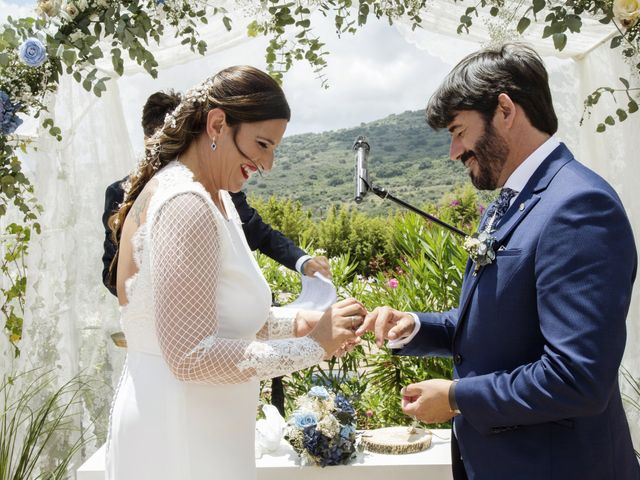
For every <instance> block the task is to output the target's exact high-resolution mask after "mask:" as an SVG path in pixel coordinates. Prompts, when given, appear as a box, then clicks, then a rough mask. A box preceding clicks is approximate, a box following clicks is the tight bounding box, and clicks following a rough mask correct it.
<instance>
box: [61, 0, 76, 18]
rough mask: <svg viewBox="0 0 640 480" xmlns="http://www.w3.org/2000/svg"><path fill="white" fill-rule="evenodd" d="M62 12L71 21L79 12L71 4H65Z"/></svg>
mask: <svg viewBox="0 0 640 480" xmlns="http://www.w3.org/2000/svg"><path fill="white" fill-rule="evenodd" d="M62 11H63V12H64V13H66V14H67V16H68V17H69V19H70V20H73V19H74V18H76V17H77V16H78V14H79V13H80V10H78V7H76V6H75V5H74V4H73V3H67V4H66V5H64V6H63V8H62Z"/></svg>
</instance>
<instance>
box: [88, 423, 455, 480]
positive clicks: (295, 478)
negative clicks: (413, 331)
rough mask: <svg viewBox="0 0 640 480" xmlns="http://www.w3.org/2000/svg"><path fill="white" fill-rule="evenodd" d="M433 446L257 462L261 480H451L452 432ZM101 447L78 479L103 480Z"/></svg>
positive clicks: (280, 455) (438, 433)
mask: <svg viewBox="0 0 640 480" xmlns="http://www.w3.org/2000/svg"><path fill="white" fill-rule="evenodd" d="M432 432H433V434H434V435H433V440H432V442H431V447H430V448H429V449H427V450H425V451H423V452H418V453H412V454H408V455H382V454H378V453H369V452H365V453H363V454H362V455H361V457H360V458H358V459H357V460H355V461H354V462H353V463H352V464H349V465H340V466H337V467H325V468H320V467H300V466H299V465H298V460H297V455H296V453H295V452H294V451H293V449H292V448H291V446H290V445H289V444H288V443H286V442H284V441H283V442H282V444H281V446H280V449H279V450H278V451H277V452H275V453H273V454H270V455H264V456H263V457H262V458H260V459H257V460H256V466H257V467H258V480H299V479H300V478H304V479H305V480H393V479H394V478H398V479H402V480H451V479H452V478H453V477H452V475H451V452H450V445H449V443H450V440H449V439H450V438H451V430H432ZM104 455H105V449H104V446H102V447H101V448H100V449H99V450H98V451H97V452H96V453H95V454H93V455H92V456H91V457H90V458H89V459H88V460H87V461H86V462H85V463H84V465H82V466H81V467H80V468H79V469H78V471H77V480H104Z"/></svg>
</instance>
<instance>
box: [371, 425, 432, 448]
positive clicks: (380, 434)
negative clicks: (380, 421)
mask: <svg viewBox="0 0 640 480" xmlns="http://www.w3.org/2000/svg"><path fill="white" fill-rule="evenodd" d="M361 441H362V444H363V445H364V448H366V449H367V450H369V451H370V452H374V453H390V454H394V455H399V454H403V453H416V452H421V451H422V450H426V449H427V448H429V447H430V446H431V432H430V431H429V430H425V429H424V428H415V429H413V433H411V428H410V427H386V428H377V429H375V430H365V431H364V433H363V434H362V440H361Z"/></svg>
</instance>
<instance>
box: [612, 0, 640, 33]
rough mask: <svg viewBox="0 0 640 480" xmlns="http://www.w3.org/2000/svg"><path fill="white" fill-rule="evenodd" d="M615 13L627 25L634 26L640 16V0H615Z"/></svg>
mask: <svg viewBox="0 0 640 480" xmlns="http://www.w3.org/2000/svg"><path fill="white" fill-rule="evenodd" d="M613 15H614V16H615V17H616V18H617V19H618V21H619V22H620V23H621V24H622V25H624V26H625V27H627V28H629V27H633V26H634V25H635V24H636V22H637V21H638V18H640V0H613Z"/></svg>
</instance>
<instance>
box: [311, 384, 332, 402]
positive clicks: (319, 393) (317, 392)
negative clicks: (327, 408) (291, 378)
mask: <svg viewBox="0 0 640 480" xmlns="http://www.w3.org/2000/svg"><path fill="white" fill-rule="evenodd" d="M309 395H310V396H311V397H317V398H321V399H323V400H326V399H327V398H329V392H327V389H326V388H324V387H320V386H317V385H316V386H315V387H311V390H309Z"/></svg>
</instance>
